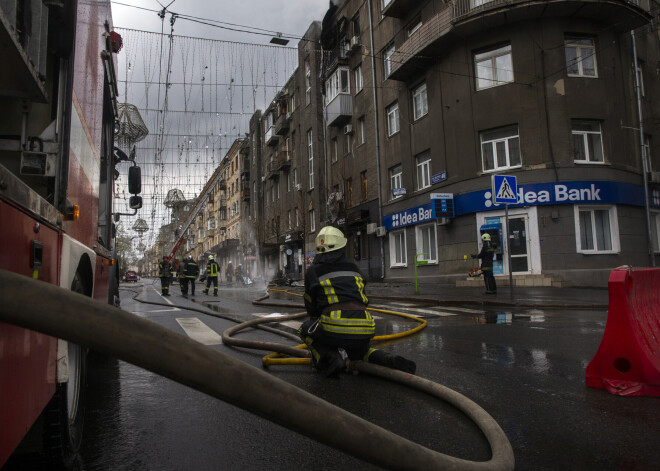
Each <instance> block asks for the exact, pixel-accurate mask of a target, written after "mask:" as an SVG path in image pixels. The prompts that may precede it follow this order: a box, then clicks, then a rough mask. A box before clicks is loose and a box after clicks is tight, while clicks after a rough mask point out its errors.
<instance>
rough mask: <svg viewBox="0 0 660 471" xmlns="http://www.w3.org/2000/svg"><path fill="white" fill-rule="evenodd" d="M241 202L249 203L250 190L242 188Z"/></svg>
mask: <svg viewBox="0 0 660 471" xmlns="http://www.w3.org/2000/svg"><path fill="white" fill-rule="evenodd" d="M241 200H242V201H246V202H249V201H250V190H249V189H247V188H243V189H242V190H241Z"/></svg>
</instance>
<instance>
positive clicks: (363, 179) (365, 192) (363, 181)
mask: <svg viewBox="0 0 660 471" xmlns="http://www.w3.org/2000/svg"><path fill="white" fill-rule="evenodd" d="M368 196H369V181H368V180H367V171H366V170H364V171H362V172H360V199H361V200H362V201H366V200H367V197H368Z"/></svg>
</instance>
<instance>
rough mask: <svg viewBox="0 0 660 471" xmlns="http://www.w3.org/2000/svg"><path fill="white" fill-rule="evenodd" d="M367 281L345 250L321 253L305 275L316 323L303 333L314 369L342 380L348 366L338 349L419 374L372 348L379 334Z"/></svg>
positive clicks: (408, 363) (399, 359)
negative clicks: (348, 257) (370, 309)
mask: <svg viewBox="0 0 660 471" xmlns="http://www.w3.org/2000/svg"><path fill="white" fill-rule="evenodd" d="M364 284H365V282H364V279H363V278H362V275H361V274H360V271H359V270H358V268H357V266H356V265H355V264H354V263H353V262H351V261H349V260H348V259H346V257H344V254H343V250H339V251H334V252H328V253H325V254H319V255H317V256H316V258H315V259H314V263H313V265H312V266H311V267H309V268H308V269H307V272H306V274H305V308H306V309H307V313H308V314H309V315H310V317H311V319H310V320H308V321H306V322H304V323H303V324H302V326H300V329H299V330H298V334H299V335H300V338H301V339H302V340H303V342H305V344H306V345H307V347H308V348H309V350H310V352H311V353H312V363H313V365H314V367H315V368H316V369H317V370H318V371H319V372H320V373H323V374H325V375H326V376H338V375H339V373H340V372H341V370H342V369H343V368H344V367H345V364H346V363H345V359H342V356H341V354H340V353H339V350H338V349H339V348H342V349H344V350H345V351H346V355H347V356H348V358H349V359H350V360H353V361H355V360H363V361H368V362H370V363H374V364H377V365H383V366H387V367H390V368H395V369H399V370H402V371H406V372H408V373H412V374H414V373H415V363H414V362H412V361H410V360H406V359H405V358H402V357H399V356H394V355H390V354H389V353H385V352H383V351H382V350H377V349H375V348H370V345H369V343H370V340H371V338H373V336H374V335H375V332H376V325H375V322H374V319H373V317H371V314H369V312H368V311H367V310H366V308H367V304H368V303H369V300H368V299H367V297H366V296H365V294H364Z"/></svg>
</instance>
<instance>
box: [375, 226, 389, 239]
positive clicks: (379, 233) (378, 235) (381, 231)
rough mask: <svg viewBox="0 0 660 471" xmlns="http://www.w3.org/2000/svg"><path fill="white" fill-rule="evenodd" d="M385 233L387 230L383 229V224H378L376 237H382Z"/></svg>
mask: <svg viewBox="0 0 660 471" xmlns="http://www.w3.org/2000/svg"><path fill="white" fill-rule="evenodd" d="M385 234H387V231H386V230H385V226H378V227H377V228H376V237H383V236H385Z"/></svg>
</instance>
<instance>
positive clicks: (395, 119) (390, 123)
mask: <svg viewBox="0 0 660 471" xmlns="http://www.w3.org/2000/svg"><path fill="white" fill-rule="evenodd" d="M386 111H387V135H388V136H392V135H394V134H396V133H397V132H399V103H393V104H391V105H390V106H388V107H387V108H386Z"/></svg>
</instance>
